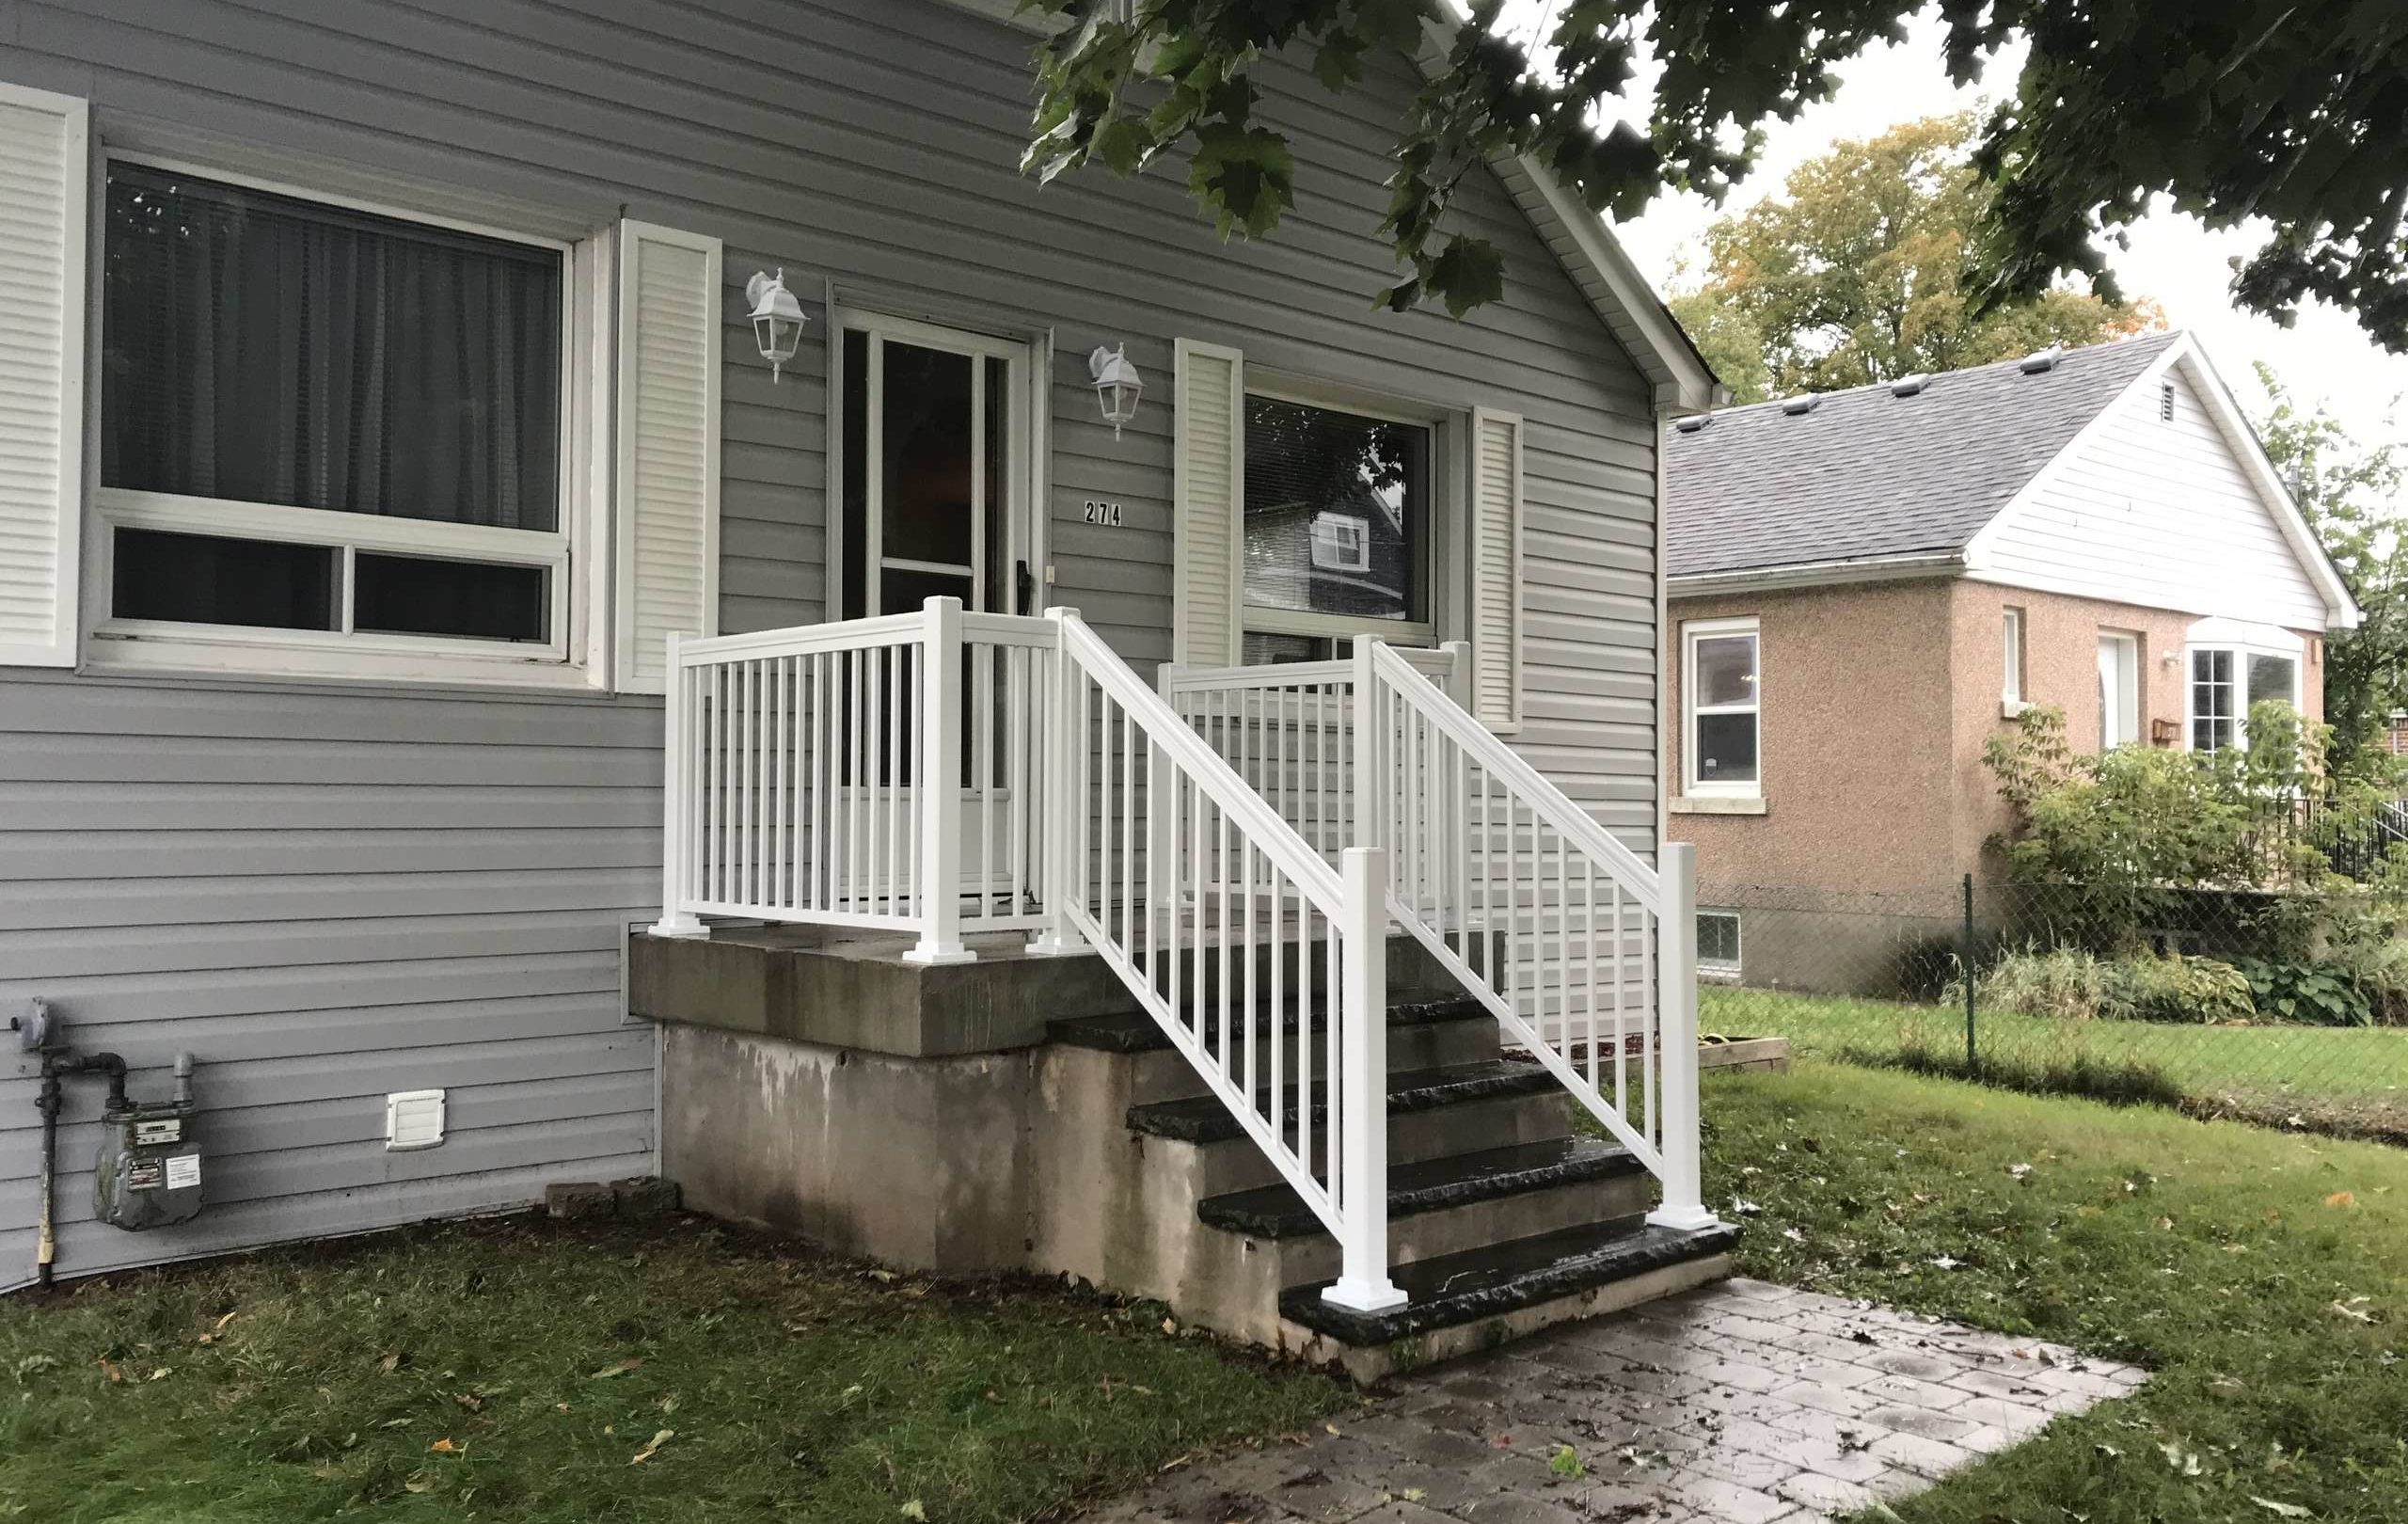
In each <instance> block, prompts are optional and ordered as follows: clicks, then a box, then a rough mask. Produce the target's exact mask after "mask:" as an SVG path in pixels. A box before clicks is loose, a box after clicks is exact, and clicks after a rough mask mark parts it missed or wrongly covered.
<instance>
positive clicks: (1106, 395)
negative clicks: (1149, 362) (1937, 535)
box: [1087, 344, 1146, 439]
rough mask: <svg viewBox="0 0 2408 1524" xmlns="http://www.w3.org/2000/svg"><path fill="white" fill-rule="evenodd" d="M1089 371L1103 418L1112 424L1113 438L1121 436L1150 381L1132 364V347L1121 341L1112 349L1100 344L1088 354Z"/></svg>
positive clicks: (1133, 415)
mask: <svg viewBox="0 0 2408 1524" xmlns="http://www.w3.org/2000/svg"><path fill="white" fill-rule="evenodd" d="M1087 374H1089V375H1091V376H1093V377H1094V378H1095V400H1096V402H1097V404H1098V405H1101V407H1102V408H1103V421H1105V422H1106V423H1109V424H1111V425H1112V437H1114V438H1116V439H1117V438H1119V437H1120V426H1121V425H1122V424H1124V423H1126V422H1128V421H1130V420H1131V419H1133V418H1135V417H1136V416H1137V399H1138V397H1140V396H1141V395H1143V394H1144V392H1145V389H1146V383H1145V382H1144V381H1142V380H1140V379H1139V378H1138V375H1137V367H1135V366H1134V365H1132V364H1130V363H1129V346H1128V345H1127V344H1117V345H1115V346H1114V347H1112V348H1110V349H1106V348H1104V347H1103V346H1102V345H1101V344H1098V345H1097V346H1096V348H1095V353H1094V354H1092V355H1089V356H1088V357H1087Z"/></svg>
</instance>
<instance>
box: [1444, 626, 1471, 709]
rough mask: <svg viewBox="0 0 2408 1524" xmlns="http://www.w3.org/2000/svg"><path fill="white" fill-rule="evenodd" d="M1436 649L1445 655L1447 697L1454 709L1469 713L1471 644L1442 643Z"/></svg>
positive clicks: (1461, 642)
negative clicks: (1451, 700) (1452, 702)
mask: <svg viewBox="0 0 2408 1524" xmlns="http://www.w3.org/2000/svg"><path fill="white" fill-rule="evenodd" d="M1438 649H1439V650H1441V651H1444V652H1446V653H1447V682H1446V689H1447V696H1448V697H1449V698H1450V699H1453V700H1454V701H1455V707H1457V708H1459V709H1461V710H1463V711H1464V712H1465V714H1469V713H1470V712H1471V642H1469V641H1444V642H1441V643H1439V646H1438Z"/></svg>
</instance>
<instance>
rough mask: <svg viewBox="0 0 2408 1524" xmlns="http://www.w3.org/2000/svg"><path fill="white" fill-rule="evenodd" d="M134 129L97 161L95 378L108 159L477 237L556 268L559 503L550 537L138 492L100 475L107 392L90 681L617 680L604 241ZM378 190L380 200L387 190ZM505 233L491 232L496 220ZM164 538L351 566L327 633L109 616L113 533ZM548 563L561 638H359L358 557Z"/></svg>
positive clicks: (91, 403)
mask: <svg viewBox="0 0 2408 1524" xmlns="http://www.w3.org/2000/svg"><path fill="white" fill-rule="evenodd" d="M106 136H107V140H106V141H105V142H103V146H102V148H101V150H100V151H98V152H96V153H95V154H94V155H93V166H92V186H91V196H90V205H91V207H92V209H93V210H92V214H91V228H92V235H91V237H90V238H89V239H88V240H87V242H88V245H89V259H90V266H89V271H90V274H89V279H88V281H87V285H88V287H89V290H88V292H87V310H86V326H87V333H88V335H89V338H88V346H89V347H88V351H87V353H88V356H89V364H90V365H91V367H92V370H91V373H92V374H93V375H95V376H98V375H99V374H100V369H99V365H100V354H101V347H102V342H103V336H102V326H103V322H104V321H105V318H104V308H105V298H106V293H105V291H104V289H103V285H104V282H103V262H104V259H105V254H106V244H107V226H108V224H107V211H106V207H107V201H106V197H107V184H108V168H109V166H110V165H112V164H131V165H138V166H141V167H146V168H151V169H160V170H166V171H167V172H170V173H177V174H186V175H191V176H193V177H195V178H197V179H202V180H210V181H214V182H217V183H222V184H229V185H237V186H242V187H244V188H246V189H251V190H259V191H265V192H269V193H272V194H275V195H279V196H288V197H291V198H294V199H296V200H302V201H309V202H312V203H315V204H318V205H323V206H328V207H338V208H341V209H344V210H348V211H356V212H364V213H368V214H372V215H376V216H383V217H389V218H391V219H393V220H395V221H399V222H404V223H414V224H417V225H420V226H422V227H427V228H434V229H442V230H450V231H457V232H466V233H472V234H475V235H478V236H481V237H485V238H492V239H497V240H500V241H503V242H507V243H513V244H517V245H520V246H526V247H531V248H541V249H546V250H548V251H551V252H553V253H556V254H558V255H559V256H560V259H561V296H562V301H561V325H562V334H561V374H560V381H559V386H560V405H559V409H558V411H559V414H560V426H559V437H558V440H557V444H556V448H557V449H558V451H559V469H558V472H557V480H558V482H559V493H560V500H559V503H558V514H557V518H556V527H555V528H554V529H553V530H551V531H548V532H547V531H540V530H508V529H499V528H496V527H493V526H490V525H483V524H451V523H444V522H441V521H438V520H434V519H420V518H404V517H399V516H389V515H379V514H355V513H345V512H342V511H341V510H335V509H319V508H295V507H290V506H287V505H284V504H280V503H258V502H245V501H241V500H232V499H213V498H195V497H186V496H182V495H178V494H172V493H158V492H139V491H134V490H131V489H127V488H122V487H111V486H107V485H105V484H103V482H102V480H101V470H100V440H101V416H102V410H103V407H104V405H105V402H104V391H105V389H104V388H103V387H102V386H99V385H95V386H93V387H91V388H90V389H89V393H88V397H87V407H86V409H85V452H86V459H87V463H88V469H87V482H88V483H89V486H88V487H87V491H86V493H85V498H86V502H85V512H84V532H85V545H86V549H87V553H86V554H85V556H84V558H83V559H84V584H83V591H84V600H83V601H84V609H85V614H84V631H83V636H84V638H83V645H82V651H83V659H82V669H83V670H85V671H87V672H92V673H175V674H183V675H221V674H222V675H242V676H264V677H297V678H334V679H365V680H372V681H379V682H400V683H426V684H436V685H444V686H450V685H464V686H484V685H500V686H512V687H538V688H591V687H596V686H599V685H600V684H601V683H602V682H603V681H604V680H605V678H606V676H607V662H606V660H605V659H604V656H603V646H604V644H605V643H604V642H602V641H601V640H600V638H599V634H600V630H601V627H602V626H603V625H604V623H605V621H604V620H603V618H602V617H601V614H600V612H599V611H601V610H603V609H605V608H607V607H608V604H607V600H606V598H605V596H604V595H603V591H602V590H603V588H604V586H605V583H604V571H603V568H602V566H601V564H600V563H601V562H602V561H603V559H604V558H603V557H602V556H601V555H600V553H599V547H601V546H603V545H606V544H607V543H608V524H609V514H610V494H609V491H608V490H607V488H606V487H603V486H601V485H600V484H602V483H606V482H608V480H609V474H608V468H607V466H606V465H604V464H603V463H602V462H601V461H600V460H599V458H598V453H597V452H598V451H600V450H601V449H604V448H607V441H608V440H609V438H610V429H609V427H608V425H607V423H606V422H605V421H603V420H601V419H600V418H599V417H598V416H597V411H596V410H597V408H599V407H600V406H604V405H607V398H608V397H609V388H608V386H607V385H605V384H603V382H602V380H601V376H600V371H601V368H603V367H606V366H607V365H608V364H609V363H610V355H609V342H608V339H607V334H608V319H607V315H606V305H607V293H608V292H609V288H610V256H609V252H608V240H607V238H605V237H604V236H602V235H601V234H600V233H599V232H596V231H594V230H586V231H585V232H584V233H583V235H582V236H579V235H578V234H577V232H576V231H575V230H573V229H572V228H569V227H565V226H563V223H564V221H565V219H563V218H562V217H560V216H558V215H551V214H542V213H536V212H529V213H527V214H524V215H523V216H521V215H518V214H516V213H515V210H514V209H509V208H496V207H494V206H492V205H491V204H490V203H484V202H478V203H476V205H477V208H478V211H479V212H480V213H482V214H478V215H466V216H464V215H460V214H458V212H457V211H456V210H449V209H438V207H439V206H441V205H442V204H443V203H444V202H446V201H448V200H450V199H453V198H446V197H442V196H440V195H439V194H431V195H430V196H429V198H428V199H427V201H426V202H425V203H421V204H409V203H406V202H404V201H397V200H394V199H392V198H391V190H392V186H391V183H389V182H387V181H385V180H383V179H381V178H379V177H373V176H370V175H367V174H365V173H363V172H362V171H359V170H357V169H352V168H343V167H336V166H331V165H328V166H309V167H301V168H296V167H295V166H293V164H291V163H289V162H285V161H282V160H279V161H278V164H279V166H280V167H278V168H277V171H276V172H275V173H273V174H262V173H260V172H258V168H259V167H258V166H257V164H256V163H254V162H251V161H256V160H258V159H259V158H261V155H260V154H259V153H257V152H255V151H241V150H233V151H229V152H227V153H226V154H225V155H224V156H223V157H215V156H208V155H204V156H201V157H195V156H193V155H192V154H191V153H190V152H189V151H158V150H157V149H155V148H153V147H151V146H150V144H149V143H147V142H146V141H145V138H146V137H147V134H145V133H143V132H140V131H124V132H111V133H109V134H107V135H106ZM379 193H381V194H379ZM496 214H499V220H497V218H496ZM119 528H129V529H139V530H160V531H166V532H173V533H182V534H203V535H212V536H220V537H225V538H231V539H245V540H270V541H277V542H282V543H289V544H308V545H316V546H325V547H326V548H328V549H329V550H330V551H331V552H332V553H333V554H334V555H335V556H336V557H338V558H339V559H340V561H341V589H340V595H339V599H338V603H337V607H336V611H335V612H336V621H337V625H338V627H337V628H336V629H333V630H293V629H272V628H261V627H252V626H246V625H201V624H184V623H181V622H171V621H158V620H141V619H121V618H118V617H116V616H115V615H114V613H113V611H112V609H111V600H112V598H113V596H114V593H115V562H116V543H115V541H116V531H117V530H118V529H119ZM363 551H365V552H369V553H372V554H393V555H400V556H417V557H432V558H439V559H444V560H456V561H474V562H483V563H489V564H503V565H516V566H537V567H541V568H543V569H545V571H546V572H547V590H548V595H549V598H550V606H549V609H548V611H547V622H548V626H549V629H550V639H549V640H547V641H546V642H545V643H541V644H538V643H532V642H502V641H490V640H473V639H467V638H461V637H452V636H432V635H399V634H385V633H375V632H364V631H356V630H354V629H352V628H351V621H352V613H351V600H352V595H353V579H352V572H353V565H352V563H353V562H354V560H355V559H356V556H357V555H358V554H359V553H360V552H363Z"/></svg>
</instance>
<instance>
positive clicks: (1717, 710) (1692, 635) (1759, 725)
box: [1681, 616, 1765, 799]
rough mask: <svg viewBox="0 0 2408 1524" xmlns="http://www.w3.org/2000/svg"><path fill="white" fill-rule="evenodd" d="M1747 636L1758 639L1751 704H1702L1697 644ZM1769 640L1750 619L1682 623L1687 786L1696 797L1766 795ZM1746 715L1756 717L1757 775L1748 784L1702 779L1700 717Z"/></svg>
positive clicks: (1684, 783)
mask: <svg viewBox="0 0 2408 1524" xmlns="http://www.w3.org/2000/svg"><path fill="white" fill-rule="evenodd" d="M1734 635H1745V636H1747V637H1748V638H1749V639H1750V640H1751V641H1753V642H1754V643H1755V650H1756V663H1755V672H1756V693H1755V698H1754V701H1753V702H1751V703H1748V704H1715V705H1708V706H1700V705H1699V703H1698V700H1697V643H1698V642H1699V641H1701V640H1719V639H1727V638H1729V637H1731V636H1734ZM1764 709H1765V639H1764V628H1763V622H1762V621H1761V620H1759V619H1756V618H1754V617H1752V616H1751V617H1749V618H1745V619H1692V620H1689V621H1687V622H1686V623H1685V624H1683V625H1682V626H1681V775H1682V777H1681V791H1682V792H1683V793H1684V794H1687V795H1688V796H1690V797H1691V798H1696V799H1762V798H1763V797H1764V791H1765V783H1764V780H1765V713H1764ZM1720 714H1746V715H1752V716H1754V717H1755V722H1756V775H1755V777H1754V778H1753V779H1751V780H1750V781H1747V782H1743V783H1725V782H1720V781H1712V782H1709V781H1706V780H1703V779H1701V778H1699V776H1698V771H1697V763H1698V739H1697V730H1698V724H1697V722H1698V719H1699V717H1700V716H1701V715H1720Z"/></svg>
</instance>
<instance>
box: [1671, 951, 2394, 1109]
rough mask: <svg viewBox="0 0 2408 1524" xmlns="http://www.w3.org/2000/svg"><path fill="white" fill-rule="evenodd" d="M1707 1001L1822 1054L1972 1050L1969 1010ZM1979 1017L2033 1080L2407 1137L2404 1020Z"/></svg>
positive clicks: (1738, 997)
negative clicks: (2300, 1022) (2145, 1093)
mask: <svg viewBox="0 0 2408 1524" xmlns="http://www.w3.org/2000/svg"><path fill="white" fill-rule="evenodd" d="M1699 1008H1700V1017H1701V1020H1702V1021H1703V1024H1704V1026H1705V1029H1706V1030H1708V1031H1717V1032H1725V1033H1729V1034H1732V1035H1734V1036H1748V1037H1785V1038H1788V1039H1789V1040H1790V1042H1791V1044H1792V1046H1793V1048H1794V1049H1796V1050H1797V1051H1799V1052H1804V1053H1812V1054H1817V1055H1821V1056H1830V1057H1849V1058H1856V1059H1875V1060H1882V1059H1892V1060H1894V1059H1896V1058H1898V1057H1899V1056H1928V1057H1931V1058H1936V1059H1939V1060H1941V1061H1944V1062H1947V1063H1950V1064H1957V1063H1961V1061H1962V1059H1963V1056H1964V1053H1965V1013H1964V1011H1963V1010H1962V1009H1956V1010H1947V1009H1942V1008H1940V1007H1937V1006H1930V1005H1912V1004H1908V1003H1904V1002H1897V1001H1883V1000H1852V999H1847V998H1845V997H1838V996H1825V995H1802V994H1790V993H1786V992H1781V991H1773V990H1757V989H1731V988H1713V987H1708V988H1706V989H1703V990H1701V991H1700V992H1699ZM1974 1026H1975V1035H1976V1038H1977V1041H1978V1047H1979V1051H1980V1054H1981V1057H1982V1060H1983V1061H1984V1062H1985V1063H1987V1064H1990V1065H1993V1066H1995V1067H1996V1068H1997V1069H1998V1070H1999V1071H2000V1072H2001V1073H2002V1074H2003V1075H2004V1076H2005V1077H2006V1078H2008V1079H2009V1080H2010V1081H2011V1082H2013V1083H2019V1084H2022V1085H2025V1086H2027V1087H2032V1088H2044V1089H2067V1088H2072V1089H2080V1088H2084V1087H2088V1086H2090V1085H2096V1084H2100V1083H2104V1084H2106V1085H2108V1086H2109V1087H2119V1088H2120V1087H2129V1085H2130V1083H2131V1080H2133V1079H2134V1078H2136V1077H2139V1078H2146V1079H2148V1080H2150V1081H2151V1082H2153V1087H2156V1088H2160V1089H2161V1090H2162V1092H2163V1095H2162V1098H2163V1099H2167V1100H2174V1101H2178V1102H2179V1103H2183V1104H2185V1105H2187V1106H2189V1107H2191V1108H2192V1109H2194V1110H2199V1111H2202V1112H2205V1113H2208V1114H2210V1115H2231V1116H2238V1117H2244V1118H2247V1119H2251V1120H2255V1121H2261V1122H2266V1123H2269V1124H2271V1125H2275V1126H2283V1125H2294V1126H2309V1127H2316V1128H2319V1129H2321V1130H2326V1131H2333V1132H2337V1133H2341V1134H2343V1135H2371V1136H2384V1137H2390V1138H2395V1139H2398V1140H2400V1141H2403V1142H2408V1029H2402V1028H2400V1027H2323V1026H2273V1025H2269V1026H2210V1025H2204V1024H2202V1025H2184V1024H2176V1023H2169V1022H2115V1021H2078V1020H2067V1019H2064V1018H2056V1017H2046V1016H2020V1015H2012V1014H2009V1013H2007V1012H2004V1011H1997V1010H1991V1009H1988V1008H1981V1009H1978V1010H1977V1011H1976V1015H1975V1023H1974ZM2133 1066H2138V1069H2139V1070H2140V1071H2142V1072H2144V1073H2143V1074H2141V1075H2138V1076H2136V1075H2135V1074H2134V1073H2133V1072H2132V1070H2133ZM2119 1080H2120V1081H2122V1082H2123V1083H2122V1084H2121V1085H2119ZM2294 1119H2296V1120H2294Z"/></svg>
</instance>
